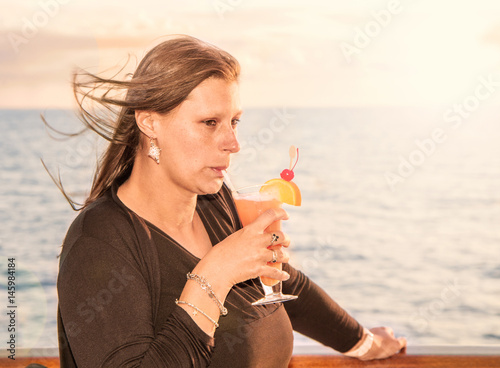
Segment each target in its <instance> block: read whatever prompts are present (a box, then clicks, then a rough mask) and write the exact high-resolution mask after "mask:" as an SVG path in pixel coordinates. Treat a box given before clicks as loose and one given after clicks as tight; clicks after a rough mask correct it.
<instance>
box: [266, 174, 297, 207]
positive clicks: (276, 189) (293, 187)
mask: <svg viewBox="0 0 500 368" xmlns="http://www.w3.org/2000/svg"><path fill="white" fill-rule="evenodd" d="M260 192H261V193H269V194H271V195H272V196H273V197H274V198H276V199H278V200H279V201H281V202H282V203H286V204H290V205H292V206H300V204H301V202H302V197H301V195H300V189H299V187H298V186H297V184H295V183H294V182H293V181H286V180H283V179H271V180H268V181H266V182H265V183H264V185H263V186H262V187H261V188H260Z"/></svg>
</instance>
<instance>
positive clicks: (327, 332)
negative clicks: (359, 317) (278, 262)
mask: <svg viewBox="0 0 500 368" xmlns="http://www.w3.org/2000/svg"><path fill="white" fill-rule="evenodd" d="M283 268H284V270H285V271H287V272H288V273H289V274H290V280H289V281H287V282H284V283H283V290H284V292H286V293H287V294H293V295H298V296H299V298H298V299H297V300H296V301H291V302H287V303H284V306H285V309H286V310H287V312H288V315H289V317H290V320H291V321H292V326H293V328H294V330H296V331H298V332H300V333H302V334H304V335H306V336H309V337H311V338H313V339H315V340H317V341H319V342H321V343H322V344H324V345H327V346H330V347H332V348H333V349H335V350H337V351H339V352H341V353H347V354H348V355H349V354H350V353H353V352H354V354H351V355H354V356H356V357H358V358H360V359H362V360H370V359H382V358H387V357H389V356H391V355H394V354H396V353H397V352H399V351H400V350H401V349H402V348H403V347H404V346H406V340H405V339H404V338H399V339H396V338H395V337H394V334H393V333H392V330H391V329H389V328H385V327H377V328H374V329H372V330H371V333H373V340H370V336H369V334H368V333H366V331H365V330H364V328H363V327H362V326H361V325H360V324H359V323H358V322H357V321H356V320H355V319H354V318H353V317H351V316H350V315H349V314H348V313H347V312H346V311H345V310H344V309H342V308H341V307H340V306H339V305H338V304H337V303H336V302H335V301H334V300H333V299H332V298H331V297H330V296H329V295H328V294H327V293H326V292H325V291H324V290H323V289H321V288H320V287H319V286H318V285H317V284H316V283H314V282H313V281H312V280H310V279H309V278H308V277H307V276H305V275H304V274H303V273H302V272H300V271H298V270H296V269H294V268H293V267H292V266H290V265H288V264H287V265H284V267H283ZM368 344H369V346H367V345H368ZM358 353H361V355H358Z"/></svg>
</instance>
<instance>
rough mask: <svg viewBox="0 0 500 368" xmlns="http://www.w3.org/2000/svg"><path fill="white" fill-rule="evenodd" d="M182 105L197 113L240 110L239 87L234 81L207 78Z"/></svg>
mask: <svg viewBox="0 0 500 368" xmlns="http://www.w3.org/2000/svg"><path fill="white" fill-rule="evenodd" d="M182 105H185V107H187V108H196V109H197V110H198V111H200V112H201V111H207V110H208V111H215V110H220V109H222V110H228V109H229V110H231V112H233V113H234V112H235V110H240V109H241V105H240V95H239V85H238V83H237V82H235V81H226V80H224V79H220V78H208V79H206V80H204V81H203V82H201V83H200V84H199V85H198V86H197V87H196V88H195V89H193V90H192V91H191V93H190V94H189V95H188V97H187V98H186V99H185V100H184V102H183V103H182Z"/></svg>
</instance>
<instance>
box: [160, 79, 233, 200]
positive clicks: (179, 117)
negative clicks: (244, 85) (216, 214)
mask: <svg viewBox="0 0 500 368" xmlns="http://www.w3.org/2000/svg"><path fill="white" fill-rule="evenodd" d="M241 114H242V111H241V105H240V99H239V88H238V84H237V82H227V81H225V80H222V79H218V78H209V79H206V80H205V81H203V82H202V83H201V84H200V85H198V87H196V88H195V89H194V90H193V91H192V92H191V93H190V94H189V96H188V97H187V98H186V100H184V101H183V102H182V103H181V104H180V105H179V106H178V107H177V108H176V109H174V111H172V112H171V113H170V114H167V115H160V114H155V131H156V133H157V144H158V146H159V147H160V148H161V150H162V151H161V157H160V165H159V166H160V168H161V170H162V175H164V176H165V179H166V180H167V181H169V182H171V183H172V184H174V185H175V186H176V187H178V188H180V189H184V190H187V191H188V192H191V193H196V194H209V193H216V192H217V191H218V190H219V189H220V188H221V186H222V181H223V174H222V171H223V170H225V169H227V168H228V167H229V163H230V156H231V154H232V153H235V152H238V151H239V150H240V145H239V143H238V140H237V137H236V128H237V125H238V122H239V119H240V117H241Z"/></svg>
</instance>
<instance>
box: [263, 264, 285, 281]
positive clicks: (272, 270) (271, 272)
mask: <svg viewBox="0 0 500 368" xmlns="http://www.w3.org/2000/svg"><path fill="white" fill-rule="evenodd" d="M260 275H261V276H266V277H270V278H272V279H275V280H280V281H286V280H288V279H289V278H290V275H289V274H288V273H287V272H286V271H283V270H280V269H279V268H276V267H273V266H268V265H266V266H264V269H263V271H262V272H261V273H260Z"/></svg>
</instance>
